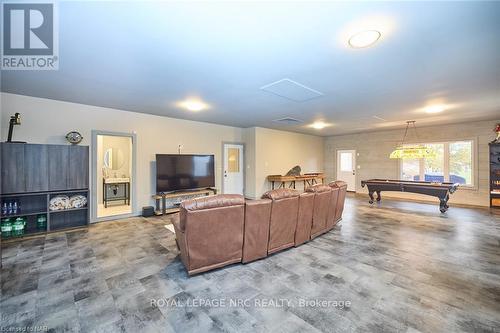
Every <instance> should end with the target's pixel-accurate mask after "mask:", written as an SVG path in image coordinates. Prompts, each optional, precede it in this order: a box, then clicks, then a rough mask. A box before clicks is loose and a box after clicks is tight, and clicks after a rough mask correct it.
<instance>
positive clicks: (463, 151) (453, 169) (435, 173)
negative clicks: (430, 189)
mask: <svg viewBox="0 0 500 333" xmlns="http://www.w3.org/2000/svg"><path fill="white" fill-rule="evenodd" d="M423 145H424V146H426V147H430V148H432V149H433V150H434V152H435V155H434V156H433V157H431V158H419V159H404V158H403V159H401V166H400V167H401V179H403V180H425V181H433V182H452V183H459V184H461V185H464V186H474V185H475V184H474V173H475V170H474V141H473V140H462V141H450V142H433V143H424V144H423Z"/></svg>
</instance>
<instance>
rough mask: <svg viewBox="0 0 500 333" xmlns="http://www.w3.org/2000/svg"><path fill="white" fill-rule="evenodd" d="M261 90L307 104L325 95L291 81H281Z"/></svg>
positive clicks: (267, 85)
mask: <svg viewBox="0 0 500 333" xmlns="http://www.w3.org/2000/svg"><path fill="white" fill-rule="evenodd" d="M260 89H261V90H263V91H266V92H268V93H271V94H274V95H277V96H280V97H283V98H286V99H289V100H291V101H295V102H305V101H309V100H311V99H314V98H318V97H321V96H323V93H321V92H319V91H317V90H314V89H312V88H309V87H307V86H305V85H303V84H301V83H299V82H296V81H293V80H290V79H281V80H279V81H276V82H273V83H270V84H266V85H265V86H263V87H260Z"/></svg>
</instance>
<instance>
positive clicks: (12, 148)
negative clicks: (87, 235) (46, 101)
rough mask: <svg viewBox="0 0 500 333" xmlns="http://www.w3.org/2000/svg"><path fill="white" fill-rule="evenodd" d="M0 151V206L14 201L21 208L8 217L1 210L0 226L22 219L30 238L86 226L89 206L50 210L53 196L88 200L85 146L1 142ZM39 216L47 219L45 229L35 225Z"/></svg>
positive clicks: (87, 168) (25, 232) (25, 233)
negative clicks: (81, 197)
mask: <svg viewBox="0 0 500 333" xmlns="http://www.w3.org/2000/svg"><path fill="white" fill-rule="evenodd" d="M0 150H1V152H0V156H1V161H0V162H1V163H0V169H1V172H0V189H1V193H0V205H1V207H2V208H4V203H7V204H13V203H14V202H15V203H16V206H19V207H20V208H19V209H18V210H17V211H15V212H10V213H8V214H5V212H4V209H2V225H3V223H4V222H6V220H10V221H9V222H10V223H12V222H13V221H17V219H18V218H22V219H23V220H24V221H25V222H26V225H25V228H24V230H23V235H30V234H34V233H40V232H47V231H53V230H60V229H65V228H73V227H80V226H85V225H87V224H88V223H89V219H90V216H89V209H88V204H87V206H85V207H79V208H69V209H65V210H52V211H51V210H50V209H49V204H50V200H51V199H52V198H54V197H56V196H68V197H71V196H75V195H82V196H85V197H86V198H87V202H88V201H89V200H88V199H89V196H88V195H89V147H88V146H70V145H45V144H23V143H1V144H0ZM41 216H42V217H43V216H45V217H46V226H45V227H40V223H37V222H38V219H39V218H40V217H41ZM17 236H18V235H17ZM2 237H5V235H4V234H2ZM9 238H10V237H9Z"/></svg>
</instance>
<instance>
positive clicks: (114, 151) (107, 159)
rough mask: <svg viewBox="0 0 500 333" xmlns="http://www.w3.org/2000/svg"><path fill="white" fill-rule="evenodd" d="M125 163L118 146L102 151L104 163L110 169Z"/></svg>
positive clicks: (115, 168)
mask: <svg viewBox="0 0 500 333" xmlns="http://www.w3.org/2000/svg"><path fill="white" fill-rule="evenodd" d="M124 163H125V157H124V155H123V152H122V150H121V149H119V148H108V149H106V151H105V152H104V165H105V166H106V167H107V168H109V169H111V170H118V169H120V168H121V167H122V166H123V164H124Z"/></svg>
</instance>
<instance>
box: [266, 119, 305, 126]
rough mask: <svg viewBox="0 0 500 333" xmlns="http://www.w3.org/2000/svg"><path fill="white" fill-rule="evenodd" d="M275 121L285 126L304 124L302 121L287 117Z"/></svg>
mask: <svg viewBox="0 0 500 333" xmlns="http://www.w3.org/2000/svg"><path fill="white" fill-rule="evenodd" d="M273 121H274V122H277V123H280V124H283V125H298V124H301V123H303V121H302V120H300V119H296V118H292V117H285V118H280V119H274V120H273Z"/></svg>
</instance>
